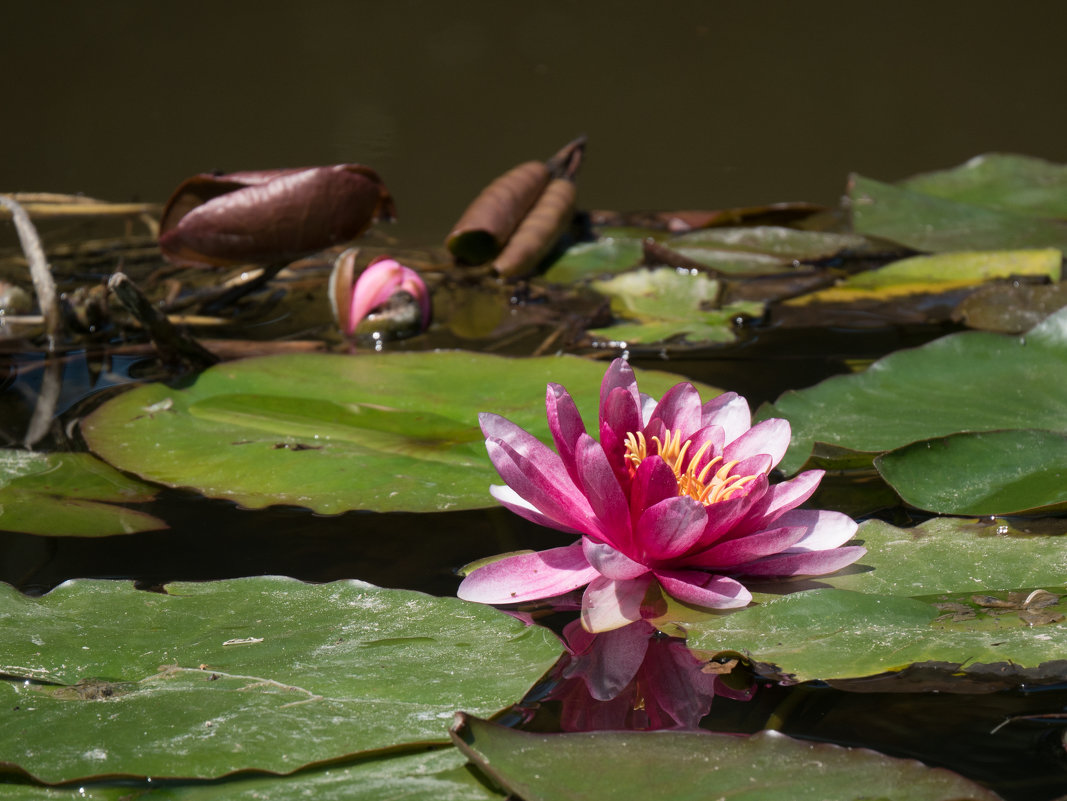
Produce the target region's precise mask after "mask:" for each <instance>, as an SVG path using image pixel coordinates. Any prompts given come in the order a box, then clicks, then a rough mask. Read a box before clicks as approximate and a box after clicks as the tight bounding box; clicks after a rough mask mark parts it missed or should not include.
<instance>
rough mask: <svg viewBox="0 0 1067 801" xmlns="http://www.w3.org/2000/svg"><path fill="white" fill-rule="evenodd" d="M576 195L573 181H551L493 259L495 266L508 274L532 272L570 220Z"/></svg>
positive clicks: (520, 276)
mask: <svg viewBox="0 0 1067 801" xmlns="http://www.w3.org/2000/svg"><path fill="white" fill-rule="evenodd" d="M577 199H578V189H577V187H575V185H574V182H573V181H569V180H567V179H566V178H556V179H554V180H553V181H551V182H550V183H549V184H548V186H547V187H546V188H545V191H544V192H543V193H542V194H541V197H540V198H538V199H537V203H536V205H535V206H534V207H533V208H532V209H530V213H529V214H527V215H526V217H525V218H524V219H523V221H522V223H521V224H520V225H519V227H518V229H517V230H516V231H515V233H514V234H513V235H512V237H511V239H509V240H508V244H507V246H506V247H505V248H504V250H503V251H502V252H501V253H500V255H499V256H497V258H496V260H495V261H494V262H493V268H494V269H495V270H496V271H497V272H498V273H500V274H501V275H503V276H507V277H508V278H522V277H524V276H527V275H530V274H531V273H532V272H533V271H534V270H536V269H537V265H538V264H540V263H541V260H542V259H544V257H545V256H547V255H548V253H549V252H550V251H551V250H552V248H553V247H554V246H555V244H556V242H558V241H559V238H560V236H561V235H562V234H563V232H564V231H565V230H567V227H568V226H569V225H570V224H571V220H573V219H574V207H575V203H576V201H577Z"/></svg>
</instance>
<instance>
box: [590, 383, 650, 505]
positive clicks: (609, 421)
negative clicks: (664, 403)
mask: <svg viewBox="0 0 1067 801" xmlns="http://www.w3.org/2000/svg"><path fill="white" fill-rule="evenodd" d="M640 430H641V412H640V410H639V409H638V407H637V401H636V400H635V399H634V397H633V395H632V393H631V392H630V391H629V390H628V389H626V388H619V387H616V388H615V389H612V390H611V391H610V392H609V393H608V394H607V396H605V397H604V400H603V401H602V402H601V404H600V446H601V447H602V448H603V449H604V453H605V454H607V457H608V462H609V463H610V464H611V466H612V469H613V470H614V471H615V476H616V477H617V478H618V479H619V484H620V485H621V486H624V487H625V486H628V484H629V480H630V474H629V470H628V469H627V467H626V458H625V457H626V435H627V434H629V433H631V432H635V431H640Z"/></svg>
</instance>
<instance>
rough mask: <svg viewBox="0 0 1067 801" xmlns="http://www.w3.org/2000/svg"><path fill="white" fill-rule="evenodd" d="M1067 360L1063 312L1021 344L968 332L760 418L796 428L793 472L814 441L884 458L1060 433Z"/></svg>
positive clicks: (796, 396) (1066, 421)
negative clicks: (1015, 434)
mask: <svg viewBox="0 0 1067 801" xmlns="http://www.w3.org/2000/svg"><path fill="white" fill-rule="evenodd" d="M1065 363H1067V310H1061V311H1059V312H1057V313H1056V314H1053V315H1051V316H1049V317H1048V318H1047V319H1046V320H1044V321H1042V322H1041V323H1040V324H1039V325H1037V326H1035V327H1034V328H1033V329H1031V330H1030V331H1029V332H1028V333H1027V334H1026V335H1025V336H1022V337H1009V336H1004V335H999V334H991V333H986V332H981V331H968V332H964V333H960V334H952V335H950V336H947V337H942V338H941V339H938V340H935V341H934V342H930V343H928V344H927V345H924V346H922V347H920V348H915V349H912V350H905V351H898V352H896V353H892V354H890V355H889V356H886V357H885V358H883V359H880V360H879V361H877V362H875V363H874V364H872V365H871V366H870V367H869V368H868V369H867V370H866V371H865V372H863V373H859V374H855V375H848V376H835V377H833V378H830V379H827V380H826V381H823V382H822V383H820V384H817V385H816V386H814V387H811V388H809V389H805V390H800V391H798V392H793V391H791V392H786V393H785V394H783V395H782V396H781V397H780V398H779V399H778V400H777V401H776V402H775V403H774V404H773V405H772V406H770V407H764V408H763V409H761V410H760V412H759V415H758V416H759V417H761V418H763V417H784V418H787V419H788V420H789V421H790V423H791V424H792V427H793V441H792V444H791V445H790V448H789V451H788V453H787V454H786V456H785V458H784V459H783V460H782V465H781V466H782V469H783V470H785V471H786V472H790V473H791V472H794V471H795V470H797V469H799V468H800V467H801V466H802V465H803V464H804V462H805V461H807V459H808V457H809V455H810V454H811V452H812V448H813V446H814V445H815V443H829V444H830V445H833V446H836V447H839V448H847V449H849V450H852V451H860V452H872V453H879V452H882V451H888V450H893V449H895V448H900V447H903V446H904V445H908V444H910V443H913V442H917V441H920V440H926V439H932V438H936V437H944V436H948V435H950V434H955V433H959V432H965V431H970V432H978V431H995V430H1004V429H1019V428H1027V429H1030V428H1039V429H1047V430H1050V431H1061V432H1062V431H1064V430H1067V370H1065V369H1064V364H1065ZM995 467H996V466H995V464H993V462H992V460H987V461H983V462H981V463H978V464H974V463H973V462H972V463H971V464H970V468H971V469H972V470H974V471H981V470H984V469H995ZM938 478H940V477H938ZM1016 508H1019V507H1016Z"/></svg>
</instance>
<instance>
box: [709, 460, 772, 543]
mask: <svg viewBox="0 0 1067 801" xmlns="http://www.w3.org/2000/svg"><path fill="white" fill-rule="evenodd" d="M767 487H768V482H767V476H765V475H763V474H759V475H757V476H756V478H755V480H754V481H752V482H751V483H749V484H748V485H746V486H745V487H744V489H745V490H747V492H743V493H741V492H738V493H736V494H735V495H733V496H732V497H731V498H730V499H728V500H725V501H719V502H718V503H715V504H712V505H711V506H709V507H708V524H707V526H705V528H704V535H703V536H702V537H701V541H700V545H701V547H707V546H710V545H711V544H712V543H714V542H717V541H718V540H721V539H724V538H727V537H734V536H738V535H739V534H740V532H741V531H743V532H744V533H748V516H749V515H750V514H751V512H752V509H753V508H754V507H755V506H756V505H757V504H758V503H759V501H760V500H761V499H762V498H763V496H764V495H765V494H766V492H767Z"/></svg>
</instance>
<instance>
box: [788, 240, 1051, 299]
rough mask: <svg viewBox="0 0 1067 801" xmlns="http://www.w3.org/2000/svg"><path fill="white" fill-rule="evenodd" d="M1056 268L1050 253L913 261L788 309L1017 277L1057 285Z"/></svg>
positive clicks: (859, 278) (964, 255)
mask: <svg viewBox="0 0 1067 801" xmlns="http://www.w3.org/2000/svg"><path fill="white" fill-rule="evenodd" d="M1062 264H1063V254H1062V253H1060V251H1058V250H1056V249H1055V248H1046V249H1044V250H1008V251H977V252H956V253H942V254H938V255H936V256H913V257H912V258H910V259H901V260H900V261H895V262H893V263H892V264H887V265H886V266H885V267H880V268H878V269H877V270H869V271H867V272H862V273H857V274H856V275H851V276H849V277H848V278H845V279H844V280H842V281H841V282H839V283H838V284H837V286H834V287H831V288H829V289H823V290H820V291H818V292H812V293H810V294H807V295H803V296H801V297H799V298H795V299H793V300H790V301H788V303H789V304H791V305H803V304H808V303H850V302H853V301H856V300H866V299H868V298H870V299H886V298H890V297H897V296H900V295H916V294H925V293H936V292H944V291H946V290H950V289H956V288H958V287H964V286H973V285H975V284H980V283H983V282H985V281H989V280H992V279H994V278H1009V277H1012V276H1023V275H1026V276H1045V277H1047V278H1049V279H1050V280H1052V281H1059V280H1060V272H1061V268H1062Z"/></svg>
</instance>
